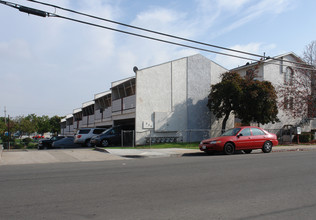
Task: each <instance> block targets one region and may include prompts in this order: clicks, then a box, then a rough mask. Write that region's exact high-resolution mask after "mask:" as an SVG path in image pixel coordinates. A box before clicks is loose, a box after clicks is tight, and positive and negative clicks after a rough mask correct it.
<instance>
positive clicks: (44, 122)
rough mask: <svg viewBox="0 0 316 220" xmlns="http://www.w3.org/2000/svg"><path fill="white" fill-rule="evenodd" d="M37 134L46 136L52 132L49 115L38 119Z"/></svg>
mask: <svg viewBox="0 0 316 220" xmlns="http://www.w3.org/2000/svg"><path fill="white" fill-rule="evenodd" d="M36 123H37V128H38V129H37V132H38V133H40V134H42V135H43V134H44V133H45V132H49V131H50V130H51V126H50V120H49V117H48V116H47V115H43V116H41V117H37V119H36Z"/></svg>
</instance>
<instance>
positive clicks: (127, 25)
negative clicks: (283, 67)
mask: <svg viewBox="0 0 316 220" xmlns="http://www.w3.org/2000/svg"><path fill="white" fill-rule="evenodd" d="M27 1H30V2H34V3H38V4H41V5H46V6H50V7H54V8H58V9H61V10H64V11H68V12H72V13H75V14H79V15H83V16H87V17H90V18H94V19H97V20H102V21H106V22H110V23H113V24H118V25H121V26H125V27H129V28H133V29H137V30H141V31H145V32H149V33H153V34H158V35H162V36H165V37H170V38H175V39H178V40H183V41H188V42H191V43H196V44H201V45H204V46H209V47H214V48H218V49H222V50H228V51H231V52H236V53H243V54H246V55H250V56H256V57H260V58H265V56H262V55H260V54H254V53H249V52H245V51H241V50H235V49H231V48H226V47H221V46H218V45H213V44H208V43H204V42H200V41H196V40H191V39H188V38H183V37H179V36H175V35H171V34H166V33H163V32H158V31H154V30H150V29H146V28H142V27H138V26H134V25H129V24H125V23H122V22H118V21H114V20H110V19H106V18H101V17H98V16H94V15H90V14H86V13H83V12H79V11H75V10H72V9H67V8H63V7H60V6H57V5H53V4H48V3H45V2H40V1H36V0H27Z"/></svg>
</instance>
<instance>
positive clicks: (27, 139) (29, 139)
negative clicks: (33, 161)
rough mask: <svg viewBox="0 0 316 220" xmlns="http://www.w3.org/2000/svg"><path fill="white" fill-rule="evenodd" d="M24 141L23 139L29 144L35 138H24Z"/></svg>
mask: <svg viewBox="0 0 316 220" xmlns="http://www.w3.org/2000/svg"><path fill="white" fill-rule="evenodd" d="M22 141H23V143H24V144H25V145H28V144H29V143H31V142H32V141H33V140H32V138H24V139H23V140H22Z"/></svg>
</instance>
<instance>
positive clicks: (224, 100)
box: [207, 72, 243, 131]
mask: <svg viewBox="0 0 316 220" xmlns="http://www.w3.org/2000/svg"><path fill="white" fill-rule="evenodd" d="M221 78H222V80H221V82H220V83H217V84H215V85H212V86H211V93H210V94H209V96H208V104H207V106H208V108H209V109H210V111H211V112H212V113H213V114H214V115H215V117H216V118H222V117H224V119H223V122H222V131H225V129H226V122H227V120H228V118H229V115H230V114H231V113H236V111H237V110H238V109H239V106H240V100H241V98H242V93H243V91H242V82H243V79H242V77H241V76H240V75H239V74H237V73H234V72H226V73H224V74H222V75H221Z"/></svg>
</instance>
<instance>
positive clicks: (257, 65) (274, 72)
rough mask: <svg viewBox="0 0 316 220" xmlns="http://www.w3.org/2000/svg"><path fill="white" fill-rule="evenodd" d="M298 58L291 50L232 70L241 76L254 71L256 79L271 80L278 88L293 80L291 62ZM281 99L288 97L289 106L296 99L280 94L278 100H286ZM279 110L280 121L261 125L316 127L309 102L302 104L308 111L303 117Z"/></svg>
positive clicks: (270, 128)
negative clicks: (310, 114)
mask: <svg viewBox="0 0 316 220" xmlns="http://www.w3.org/2000/svg"><path fill="white" fill-rule="evenodd" d="M298 60H300V58H299V57H298V56H297V55H295V54H294V53H292V52H290V53H286V54H282V55H279V56H276V57H273V58H267V59H265V60H262V61H260V62H254V63H247V64H246V65H244V66H241V67H238V68H234V69H232V70H231V71H232V72H237V73H239V74H240V75H241V76H246V75H247V74H249V73H252V72H254V73H255V76H256V77H255V79H257V80H260V81H262V80H265V81H270V82H271V83H272V84H273V86H274V87H275V88H276V89H277V88H278V86H280V85H282V86H283V85H285V84H287V83H290V82H291V80H292V78H293V77H294V71H295V64H293V63H291V62H298ZM287 61H290V62H287ZM278 95H279V94H278ZM281 99H287V100H286V102H288V108H290V106H291V105H292V104H293V103H292V102H293V101H295V99H294V98H293V97H290V96H289V97H280V96H279V97H278V101H279V102H281V101H284V100H281ZM278 110H279V113H278V118H279V119H280V122H278V123H274V124H272V123H269V124H265V125H260V126H261V127H262V128H265V129H268V130H273V129H274V130H278V129H281V128H282V127H283V126H292V127H293V128H295V127H301V128H302V129H303V131H308V132H309V131H311V130H313V129H316V127H315V126H313V125H314V124H315V122H314V119H313V118H308V114H307V112H308V106H307V103H306V105H304V106H302V111H304V112H306V116H303V117H296V118H294V117H293V116H291V115H289V114H288V113H287V112H285V111H283V110H282V109H281V108H279V109H278Z"/></svg>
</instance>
